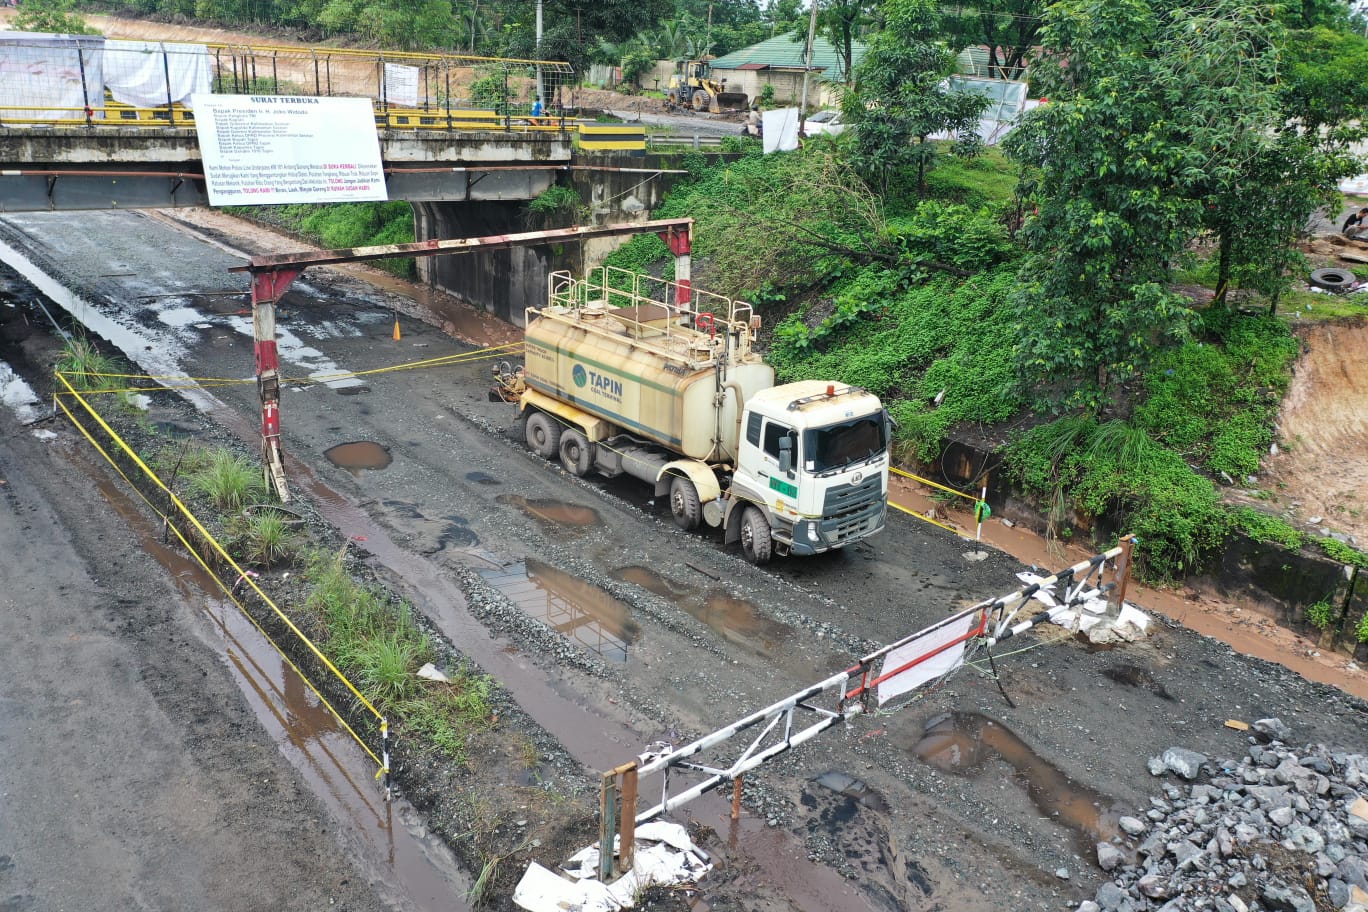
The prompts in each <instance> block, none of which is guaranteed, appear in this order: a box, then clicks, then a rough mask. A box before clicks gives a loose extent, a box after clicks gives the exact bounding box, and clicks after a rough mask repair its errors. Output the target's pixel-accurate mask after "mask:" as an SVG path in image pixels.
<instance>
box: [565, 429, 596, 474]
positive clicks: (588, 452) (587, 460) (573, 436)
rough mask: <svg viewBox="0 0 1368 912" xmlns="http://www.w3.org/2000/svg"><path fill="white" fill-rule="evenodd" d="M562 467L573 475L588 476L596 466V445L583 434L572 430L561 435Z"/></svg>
mask: <svg viewBox="0 0 1368 912" xmlns="http://www.w3.org/2000/svg"><path fill="white" fill-rule="evenodd" d="M560 459H561V465H563V466H565V470H566V471H567V472H569V473H570V474H571V475H588V474H589V467H590V466H591V465H593V464H594V445H593V444H592V443H590V442H589V439H588V438H587V437H585V436H584V435H583V434H582V433H580V432H579V431H577V430H575V429H574V428H571V429H569V430H567V431H565V432H563V433H562V434H561V439H560Z"/></svg>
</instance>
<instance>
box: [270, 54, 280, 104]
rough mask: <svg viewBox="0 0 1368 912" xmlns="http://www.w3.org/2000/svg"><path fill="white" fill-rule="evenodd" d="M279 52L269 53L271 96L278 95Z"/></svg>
mask: <svg viewBox="0 0 1368 912" xmlns="http://www.w3.org/2000/svg"><path fill="white" fill-rule="evenodd" d="M279 55H280V52H279V51H271V94H272V95H279V94H280V68H279V65H278V58H279Z"/></svg>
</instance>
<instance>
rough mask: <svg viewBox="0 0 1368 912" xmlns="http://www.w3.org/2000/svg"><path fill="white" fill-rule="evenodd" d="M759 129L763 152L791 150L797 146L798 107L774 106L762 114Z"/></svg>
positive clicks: (767, 153)
mask: <svg viewBox="0 0 1368 912" xmlns="http://www.w3.org/2000/svg"><path fill="white" fill-rule="evenodd" d="M760 129H761V130H762V131H763V132H764V135H763V136H762V137H761V140H762V141H763V143H764V150H765V154H766V155H769V154H770V153H771V152H792V151H793V150H794V149H796V148H798V109H797V108H776V109H774V110H773V111H766V112H764V114H763V115H762V119H761V122H760Z"/></svg>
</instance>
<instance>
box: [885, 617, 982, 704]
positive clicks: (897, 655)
mask: <svg viewBox="0 0 1368 912" xmlns="http://www.w3.org/2000/svg"><path fill="white" fill-rule="evenodd" d="M978 622H979V612H978V611H970V612H967V613H966V614H965V615H964V616H963V617H960V618H956V619H955V620H953V621H950V622H948V623H946V624H945V626H943V627H937V628H935V629H934V630H931V631H929V632H928V633H925V634H923V635H922V636H919V637H917V638H916V639H914V640H911V641H909V642H907V643H904V644H902V645H901V646H899V647H898V648H897V649H894V650H893V651H892V652H890V653H889V654H888V655H886V656H884V661H883V667H882V668H880V669H879V677H882V676H883V675H886V674H888V673H889V672H891V671H894V670H895V669H898V668H901V667H902V666H903V665H906V664H907V663H908V662H912V661H915V660H916V659H917V658H919V657H920V656H924V655H928V654H929V653H932V652H935V651H936V650H937V649H940V648H941V647H942V646H944V645H945V644H946V643H950V642H953V641H954V640H957V639H958V640H961V641H962V640H963V639H964V637H966V636H968V635H969V631H970V630H973V629H974V627H975V625H977V624H978ZM963 662H964V643H963V642H959V643H955V645H954V646H951V647H950V648H948V649H946V650H944V651H943V652H940V653H938V654H936V655H934V656H931V657H930V658H929V659H927V660H926V661H924V662H920V663H918V664H916V665H913V666H912V667H911V668H909V669H907V671H904V672H903V673H902V674H899V675H895V676H893V677H891V678H889V679H888V680H887V681H880V682H879V705H880V706H883V705H884V704H885V703H887V702H888V701H889V700H892V699H895V698H897V697H900V696H902V695H903V694H905V693H911V692H912V691H914V690H916V689H917V688H918V687H921V686H922V685H923V684H925V683H926V682H928V681H934V680H935V679H936V678H939V677H941V676H942V675H947V674H949V673H950V672H952V671H954V670H955V669H956V668H958V667H959V666H960V665H961V664H962V663H963Z"/></svg>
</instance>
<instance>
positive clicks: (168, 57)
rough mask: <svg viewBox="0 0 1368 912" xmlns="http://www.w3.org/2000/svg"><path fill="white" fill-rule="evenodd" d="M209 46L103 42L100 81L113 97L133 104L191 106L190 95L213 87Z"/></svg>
mask: <svg viewBox="0 0 1368 912" xmlns="http://www.w3.org/2000/svg"><path fill="white" fill-rule="evenodd" d="M210 63H211V62H210V59H209V49H208V48H207V47H205V46H204V45H202V44H173V45H169V46H167V45H163V44H161V43H160V42H156V41H115V40H113V39H109V40H106V41H105V45H104V84H105V86H106V87H107V88H108V89H109V93H110V94H111V95H112V96H114V100H115V101H119V102H123V103H124V104H128V105H133V106H134V107H135V108H163V107H166V105H167V104H168V103H171V104H180V105H184V106H185V107H187V108H188V107H191V106H192V105H191V102H190V96H191V95H195V94H207V93H208V92H211V91H213V86H214V79H213V75H212V67H211V66H210Z"/></svg>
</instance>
